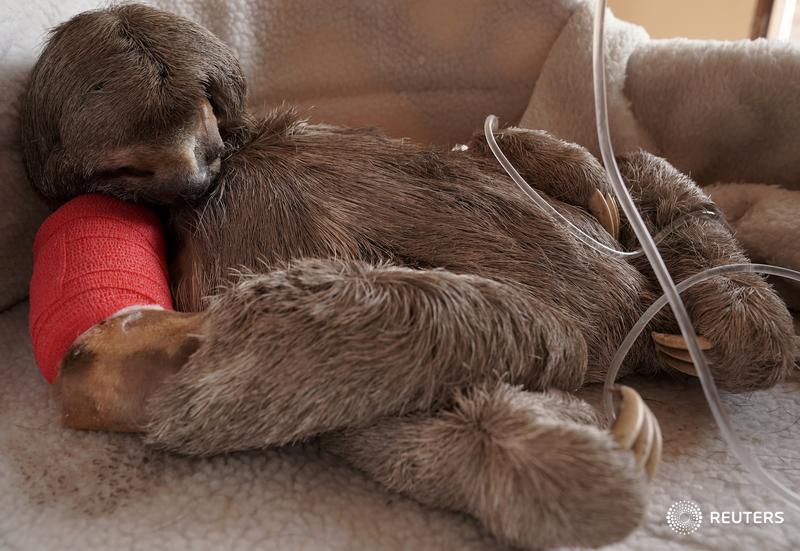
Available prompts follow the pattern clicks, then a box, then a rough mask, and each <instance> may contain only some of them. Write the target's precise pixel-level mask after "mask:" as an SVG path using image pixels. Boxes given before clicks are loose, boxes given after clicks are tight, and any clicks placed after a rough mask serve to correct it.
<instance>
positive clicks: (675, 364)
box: [651, 331, 714, 377]
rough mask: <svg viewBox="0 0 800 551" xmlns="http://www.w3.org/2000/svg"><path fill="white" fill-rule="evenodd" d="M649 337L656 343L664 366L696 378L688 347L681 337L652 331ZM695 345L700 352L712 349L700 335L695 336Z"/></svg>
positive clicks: (712, 345)
mask: <svg viewBox="0 0 800 551" xmlns="http://www.w3.org/2000/svg"><path fill="white" fill-rule="evenodd" d="M651 336H652V338H653V341H655V343H656V351H657V352H658V355H659V357H660V358H661V360H662V361H663V362H664V363H665V364H667V365H668V366H670V367H671V368H673V369H676V370H678V371H680V372H681V373H685V374H687V375H691V376H693V377H697V370H696V369H695V367H694V363H693V362H692V357H691V355H690V354H689V347H688V346H687V345H686V341H685V340H683V337H682V336H681V335H670V334H667V333H657V332H655V331H654V332H653V333H651ZM697 344H698V345H699V346H700V350H702V351H704V352H706V351H708V350H711V349H712V348H714V343H712V342H711V341H710V340H708V339H707V338H706V337H703V336H702V335H698V336H697Z"/></svg>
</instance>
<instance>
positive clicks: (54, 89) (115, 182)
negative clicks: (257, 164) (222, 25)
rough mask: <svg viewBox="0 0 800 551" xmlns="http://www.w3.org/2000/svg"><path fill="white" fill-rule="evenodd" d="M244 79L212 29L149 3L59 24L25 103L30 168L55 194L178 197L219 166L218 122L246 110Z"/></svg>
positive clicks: (56, 197) (45, 190) (203, 187)
mask: <svg viewBox="0 0 800 551" xmlns="http://www.w3.org/2000/svg"><path fill="white" fill-rule="evenodd" d="M244 98H245V81H244V76H243V74H242V71H241V69H240V67H239V63H238V61H237V60H236V57H235V56H234V55H233V53H232V52H231V50H230V49H229V48H228V47H227V46H225V45H224V44H223V43H222V42H220V41H219V40H218V39H217V38H216V37H214V35H212V34H211V33H210V32H209V31H207V30H206V29H204V28H202V27H200V26H199V25H196V24H194V23H192V22H191V21H189V20H187V19H184V18H182V17H178V16H176V15H173V14H170V13H167V12H163V11H159V10H156V9H153V8H150V7H147V6H142V5H136V4H131V5H123V6H116V7H112V8H110V9H105V10H98V11H91V12H86V13H82V14H80V15H77V16H76V17H74V18H72V19H70V20H69V21H67V22H66V23H63V24H62V25H60V26H59V27H57V28H56V29H55V30H54V31H53V32H52V34H51V36H50V39H49V41H48V43H47V46H46V47H45V49H44V51H43V52H42V55H41V56H40V58H39V60H38V61H37V63H36V66H35V67H34V69H33V73H32V75H31V79H30V83H29V85H28V90H27V93H26V96H25V98H24V103H23V110H22V111H23V112H22V136H21V137H22V147H23V155H24V159H25V167H26V170H27V172H28V176H29V178H30V179H31V181H32V182H33V185H34V186H35V187H36V188H37V189H38V190H39V192H40V193H41V194H42V195H43V196H44V197H45V198H46V199H48V200H50V201H51V202H53V203H59V202H62V201H65V200H67V199H70V198H71V197H74V196H76V195H79V194H81V193H87V192H98V193H107V194H111V195H115V196H117V197H119V198H121V199H126V200H134V201H146V202H152V203H156V204H174V203H178V202H182V201H187V200H191V199H193V198H197V197H200V196H202V195H204V194H205V193H206V192H207V191H208V190H209V188H210V187H211V186H212V185H213V182H214V179H215V178H216V175H217V173H218V172H219V167H220V156H221V155H222V152H223V147H224V145H223V141H222V138H221V137H220V132H219V128H220V126H221V125H223V124H225V123H229V122H233V121H236V120H237V118H238V117H240V116H242V112H243V109H244Z"/></svg>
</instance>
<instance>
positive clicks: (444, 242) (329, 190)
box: [172, 126, 651, 380]
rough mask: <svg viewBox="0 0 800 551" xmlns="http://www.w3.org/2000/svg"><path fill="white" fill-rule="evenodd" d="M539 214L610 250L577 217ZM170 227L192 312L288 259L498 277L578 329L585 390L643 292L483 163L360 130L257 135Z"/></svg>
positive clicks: (178, 276)
mask: <svg viewBox="0 0 800 551" xmlns="http://www.w3.org/2000/svg"><path fill="white" fill-rule="evenodd" d="M531 185H533V186H534V187H535V186H536V183H535V182H531ZM552 204H553V205H554V206H556V208H558V209H559V210H560V211H561V212H562V213H563V214H564V215H565V216H567V217H568V218H569V219H571V220H572V221H573V222H574V223H575V224H576V225H578V226H579V227H581V228H583V229H584V230H585V231H587V232H589V233H591V234H593V235H595V236H596V237H597V238H598V239H601V240H606V241H607V242H608V243H609V244H613V242H612V241H611V239H610V237H609V236H608V234H607V233H606V232H605V230H603V229H602V227H601V226H600V225H599V223H597V221H596V220H595V219H594V218H593V217H592V216H590V215H589V214H588V213H587V212H586V211H585V210H583V209H579V208H576V207H574V206H570V205H566V204H564V203H561V202H559V201H556V200H552ZM174 224H175V225H176V226H177V227H178V228H179V231H178V233H179V234H180V236H181V237H180V239H179V243H178V246H177V248H178V252H177V255H176V259H175V261H174V262H173V265H172V267H173V281H175V282H176V299H177V302H178V306H179V308H180V309H184V310H194V309H198V308H200V306H201V304H200V297H202V296H207V295H209V294H212V293H213V292H214V290H215V289H217V288H218V286H219V285H220V284H221V283H224V282H226V281H228V280H230V279H231V278H232V277H235V274H236V273H237V272H239V271H241V270H242V269H243V268H244V269H247V270H251V271H255V272H259V271H265V270H268V269H270V267H280V266H281V265H282V264H284V263H285V262H287V261H289V260H291V259H294V258H302V257H318V258H331V257H337V258H355V259H361V260H365V261H369V262H390V263H393V264H400V265H404V266H408V267H413V268H419V269H436V268H441V269H447V270H451V271H454V272H458V273H470V274H476V275H481V276H484V277H488V278H503V279H509V280H513V281H516V282H519V283H521V284H523V285H525V286H526V287H528V288H530V289H531V291H532V292H533V293H535V294H536V295H537V297H539V298H540V299H542V300H545V301H546V302H548V303H549V304H552V305H553V306H555V307H557V308H559V309H561V310H562V311H563V312H565V313H566V314H567V315H570V316H572V317H573V318H574V319H575V320H576V323H578V324H580V325H581V327H582V328H584V331H583V333H584V336H585V337H586V340H587V344H588V345H589V351H590V356H589V373H588V374H589V380H591V379H592V378H593V376H592V374H593V373H599V372H600V371H602V367H603V366H606V365H607V364H608V361H609V360H610V355H611V354H612V353H613V351H614V348H615V346H616V344H618V343H619V342H620V341H621V339H622V337H623V336H624V332H625V330H626V329H627V328H628V327H630V326H631V325H632V324H633V322H634V321H635V319H636V318H637V317H638V315H639V314H640V312H641V310H642V309H643V300H642V299H643V298H645V295H647V296H648V297H649V295H650V294H651V293H650V291H649V289H650V287H649V283H648V282H647V280H646V279H645V277H644V276H643V275H642V274H641V273H639V272H638V271H637V270H636V269H634V268H633V267H632V266H631V265H630V264H628V263H627V262H625V261H622V260H619V259H615V258H612V257H609V256H607V255H604V254H601V253H598V252H596V251H594V250H592V249H590V248H589V247H587V246H586V245H584V244H583V243H581V242H580V241H578V240H577V239H576V238H575V237H574V236H573V235H572V234H571V233H570V232H569V230H567V229H566V228H565V227H564V226H563V225H562V224H561V223H559V222H557V221H556V220H554V219H553V218H551V217H550V216H549V215H548V214H546V213H544V212H543V211H542V210H541V209H540V208H539V207H537V206H536V205H535V204H534V203H532V202H531V201H530V200H529V199H528V198H527V197H525V196H524V195H523V194H522V193H521V192H520V191H519V190H518V189H517V188H516V187H515V186H514V184H513V183H512V182H511V181H510V180H509V179H508V178H507V177H506V176H505V175H504V174H502V173H501V172H500V171H499V167H497V166H496V164H495V163H494V160H493V159H485V158H478V157H476V156H473V155H472V154H471V153H470V152H457V151H454V152H450V151H437V152H433V151H430V150H425V149H422V148H420V147H418V146H415V145H410V144H405V143H402V142H399V141H395V140H388V139H386V138H383V137H380V136H377V135H375V134H372V133H356V132H348V131H340V130H337V129H329V128H327V127H311V126H309V127H303V130H301V131H294V132H292V133H291V134H280V133H271V132H263V133H259V134H257V135H256V136H255V138H254V139H252V140H251V141H250V142H249V143H248V144H247V145H246V146H245V147H243V148H242V149H240V150H239V151H237V152H236V153H235V154H233V155H232V156H231V157H229V158H228V159H227V161H226V163H225V164H224V165H223V168H222V172H221V174H220V179H219V188H218V189H217V191H216V192H215V193H214V195H212V197H211V198H210V199H209V200H208V202H207V203H206V204H205V205H202V206H201V207H200V208H198V209H196V210H191V211H184V212H181V213H178V214H177V215H176V217H175V220H174ZM616 246H619V245H618V244H617V245H616ZM645 302H649V300H647V301H645ZM645 305H646V304H645ZM636 356H637V353H634V354H633V355H632V361H636Z"/></svg>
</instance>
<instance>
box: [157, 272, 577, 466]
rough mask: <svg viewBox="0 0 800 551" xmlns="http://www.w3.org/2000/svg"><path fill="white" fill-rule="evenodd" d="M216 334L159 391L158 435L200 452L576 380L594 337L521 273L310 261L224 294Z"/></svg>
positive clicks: (215, 306)
mask: <svg viewBox="0 0 800 551" xmlns="http://www.w3.org/2000/svg"><path fill="white" fill-rule="evenodd" d="M204 315H205V316H206V323H205V326H204V334H205V337H204V338H203V339H202V341H201V344H200V347H199V348H198V350H197V351H196V352H195V353H194V354H193V355H192V356H191V357H190V358H189V361H188V362H187V364H186V366H185V367H184V369H182V370H181V371H180V372H178V373H177V374H175V375H174V376H173V377H171V378H170V379H168V380H167V382H166V384H165V385H164V386H162V387H161V389H160V390H159V391H158V392H157V393H156V395H155V396H154V397H153V398H152V399H151V400H150V402H149V415H150V418H151V422H150V423H149V425H148V427H147V438H148V440H149V441H150V442H152V443H154V444H157V445H160V446H162V447H166V448H169V449H173V450H176V451H180V452H183V453H189V454H212V453H220V452H226V451H232V450H239V449H248V448H262V447H265V446H270V445H280V444H286V443H290V442H293V441H297V440H301V439H304V438H308V437H311V436H315V435H318V434H320V433H324V432H328V431H331V430H337V429H341V428H344V427H356V426H363V425H365V424H367V423H370V422H373V421H374V420H375V419H377V418H379V417H382V416H386V415H402V414H404V413H408V412H411V411H419V410H429V409H432V408H436V407H439V406H440V405H441V403H442V400H443V399H445V397H447V396H449V395H451V393H452V391H453V390H454V389H458V388H466V387H469V386H472V385H474V384H479V383H482V382H486V381H496V380H506V381H508V382H510V383H512V384H520V385H525V386H526V387H527V388H533V389H541V388H561V389H570V390H574V389H575V388H577V387H578V386H580V385H581V384H582V381H583V377H584V375H585V370H586V363H587V352H586V342H585V341H584V338H583V336H582V334H581V333H580V331H579V328H580V326H579V325H578V323H576V322H575V321H574V320H571V319H569V318H568V317H566V316H565V315H564V314H562V313H560V312H559V311H558V310H555V309H554V308H552V307H551V306H549V305H547V304H545V303H543V302H541V301H539V300H537V299H536V298H535V296H533V295H532V294H531V292H530V291H529V290H527V289H525V288H523V287H521V286H518V285H515V284H511V283H503V282H498V281H494V280H489V279H486V278H481V277H477V276H470V275H458V274H454V273H451V272H447V271H443V270H410V269H405V268H397V267H387V266H372V265H369V264H366V263H363V262H358V261H337V260H300V261H297V262H295V263H293V264H292V265H291V266H290V267H288V268H287V269H285V270H276V271H274V272H270V273H268V274H259V275H253V276H251V277H249V278H246V279H244V280H243V281H240V282H239V283H238V284H236V285H234V286H232V287H231V288H230V289H228V290H227V291H225V292H223V293H221V294H220V295H218V296H217V297H215V298H214V299H213V300H212V301H211V304H210V306H209V309H208V310H206V312H205V314H204Z"/></svg>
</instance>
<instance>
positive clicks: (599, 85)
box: [484, 0, 800, 510]
mask: <svg viewBox="0 0 800 551" xmlns="http://www.w3.org/2000/svg"><path fill="white" fill-rule="evenodd" d="M605 14H606V0H597V2H596V8H595V16H594V30H593V49H592V61H593V63H592V69H593V84H594V100H595V113H596V117H597V119H596V123H597V137H598V141H599V145H600V153H601V156H602V159H603V163H604V164H605V168H606V172H607V173H608V177H609V179H610V182H611V186H612V188H613V190H614V194H615V195H616V197H617V200H618V202H619V204H620V206H621V207H622V211H623V212H624V214H625V216H626V217H627V219H628V222H629V223H630V225H631V227H632V228H633V231H634V233H635V234H636V237H637V239H638V240H639V243H641V249H639V250H636V251H630V252H628V251H620V250H617V249H614V248H612V247H609V246H607V245H605V244H603V243H600V242H599V241H597V240H596V239H594V238H593V237H591V236H590V235H588V234H586V233H585V232H583V231H582V230H581V229H580V228H578V227H577V226H575V225H574V224H573V223H572V222H571V221H569V220H567V219H566V218H565V217H564V216H563V215H561V213H560V212H558V211H557V210H556V209H555V208H553V207H552V206H551V205H550V204H549V203H548V202H547V201H545V200H544V199H543V198H542V197H541V196H540V195H539V194H538V193H536V191H534V190H533V189H532V188H531V187H530V186H529V185H528V184H527V182H525V180H524V179H523V178H522V176H520V174H519V172H517V170H516V169H515V168H514V166H513V165H512V164H511V163H510V162H509V160H508V159H507V158H506V156H505V155H504V154H503V152H502V151H501V150H500V147H499V146H498V145H497V142H496V141H495V139H494V132H496V131H497V117H495V116H494V115H490V116H488V117H487V118H486V122H485V124H484V132H485V134H486V139H487V143H488V144H489V147H490V149H491V150H492V153H493V154H494V155H495V157H496V158H497V160H498V162H499V163H500V164H501V165H502V167H503V168H504V169H505V171H506V172H507V173H508V175H509V176H510V177H511V179H512V180H513V181H514V182H515V183H516V184H517V186H518V187H519V188H520V189H521V190H522V191H523V192H524V193H525V194H526V195H527V196H528V197H529V198H530V199H531V200H533V201H534V202H535V203H536V204H537V205H539V206H540V207H541V208H542V209H543V210H544V211H546V212H548V213H549V214H550V215H551V216H553V217H555V218H556V219H558V220H560V221H561V222H562V223H564V224H565V225H566V226H567V227H569V228H570V230H571V231H572V232H573V233H574V234H575V236H576V237H577V238H578V239H580V240H581V241H582V242H583V243H585V244H586V245H587V246H589V247H592V248H593V249H595V250H598V251H600V252H605V253H607V254H609V255H614V256H618V257H622V258H636V257H639V256H641V255H642V254H644V255H645V256H646V257H647V260H648V261H649V262H650V265H651V267H652V268H653V272H654V273H655V275H656V279H657V280H658V283H659V285H661V288H662V290H663V291H664V295H663V296H662V297H661V298H659V299H658V300H657V301H656V302H655V303H653V305H652V306H650V308H649V309H648V310H647V311H646V312H645V313H644V315H642V317H641V318H640V319H639V321H638V322H637V323H636V324H635V325H634V327H633V328H632V329H631V331H630V332H629V333H628V335H627V336H626V338H625V340H624V341H623V343H622V345H621V346H620V348H619V349H618V350H617V353H616V355H615V356H614V358H613V360H612V364H611V366H610V368H609V371H608V374H607V378H606V383H605V389H604V390H605V393H604V394H605V395H604V404H605V410H606V413H607V415H608V417H609V419H612V420H613V419H614V417H615V412H614V404H613V397H612V390H613V386H614V382H615V380H616V376H617V373H618V372H619V368H620V366H621V365H622V362H623V360H624V359H625V356H626V355H627V354H628V351H629V350H630V348H631V346H632V345H633V343H634V342H635V341H636V339H637V338H638V336H639V334H641V332H642V331H643V330H644V328H645V326H646V325H647V324H648V323H649V322H650V320H651V319H652V318H653V316H654V315H655V314H656V313H657V312H658V311H659V310H660V309H661V308H663V307H664V306H665V305H667V304H669V305H670V307H671V308H672V312H673V314H674V315H675V319H676V321H677V323H678V327H679V328H680V331H681V335H682V336H683V339H684V340H685V341H686V345H687V347H688V350H689V355H690V357H691V359H692V362H693V363H694V366H695V369H696V370H697V375H698V377H699V379H700V384H701V386H702V388H703V393H704V395H705V397H706V401H707V402H708V405H709V408H710V409H711V413H712V415H713V417H714V420H715V421H716V423H717V426H718V427H719V430H720V433H721V435H722V438H723V439H724V440H725V442H726V443H727V444H728V447H729V448H730V449H731V451H732V452H733V454H734V455H735V456H736V457H737V459H739V461H740V462H741V463H742V464H743V465H744V467H745V468H746V469H747V470H748V471H749V472H750V473H751V475H752V476H753V477H754V478H755V479H756V481H758V482H760V483H761V484H762V485H763V486H764V487H765V488H768V489H769V490H771V491H772V492H773V493H775V494H776V495H777V496H779V497H780V498H782V499H783V500H785V501H786V503H787V504H789V505H790V506H792V507H794V508H796V509H798V510H800V495H798V494H797V493H795V492H794V491H792V490H791V489H789V488H788V487H786V486H785V485H783V484H781V483H780V482H779V481H778V480H777V479H775V478H773V477H772V476H771V475H770V474H769V473H768V472H766V471H765V470H764V468H763V467H762V466H761V464H760V463H759V461H758V459H757V458H756V457H755V456H754V455H752V454H751V453H750V452H749V450H747V448H745V446H744V445H743V444H742V442H741V441H740V440H739V438H738V437H737V436H736V433H735V431H734V430H733V426H732V424H731V422H730V419H729V418H728V416H727V415H726V414H725V411H724V409H723V406H722V403H721V401H720V397H719V391H718V389H717V387H716V385H715V384H714V379H713V376H712V374H711V371H710V369H709V368H708V365H707V363H706V359H705V356H704V355H703V352H702V350H701V349H700V346H699V343H698V342H697V339H696V337H695V330H694V327H693V325H692V322H691V320H690V318H689V314H688V312H687V311H686V306H685V305H684V304H683V301H682V300H681V297H680V293H681V292H683V291H684V290H686V289H688V288H690V287H691V286H693V285H696V284H697V283H700V282H701V281H703V280H705V279H708V278H709V277H712V276H714V275H717V274H722V273H734V272H754V273H766V274H771V275H775V276H779V277H785V278H789V279H793V280H795V281H798V282H800V272H797V271H795V270H790V269H788V268H781V267H777V266H768V265H764V264H729V265H726V266H718V267H714V268H711V269H708V270H706V271H704V272H701V273H699V274H696V275H694V276H692V277H690V278H688V279H686V280H685V281H683V282H681V284H680V285H678V286H676V285H675V283H674V282H673V281H672V276H671V275H670V273H669V271H668V270H667V267H666V265H665V264H664V260H663V259H662V258H661V255H660V254H659V252H658V248H657V246H656V241H655V240H654V239H653V236H651V235H650V232H649V231H648V230H647V226H646V225H645V223H644V221H643V220H642V217H641V215H640V214H639V211H638V210H637V208H636V205H635V204H634V202H633V199H632V198H631V195H630V193H629V191H628V189H627V187H625V184H624V183H623V180H622V175H621V174H620V172H619V167H618V166H617V162H616V159H615V158H614V150H613V148H612V146H611V134H610V131H609V125H608V105H607V99H606V81H605V53H604V49H605V44H604V34H603V33H604V27H605ZM685 218H686V217H683V218H681V219H679V220H677V221H676V222H675V223H674V224H673V225H670V226H669V227H668V228H666V230H665V231H670V230H671V229H673V226H674V225H675V224H681V223H683V222H685ZM663 234H664V232H663V231H662V232H661V233H659V236H661V235H663Z"/></svg>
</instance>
